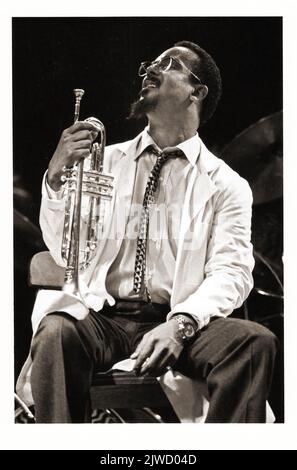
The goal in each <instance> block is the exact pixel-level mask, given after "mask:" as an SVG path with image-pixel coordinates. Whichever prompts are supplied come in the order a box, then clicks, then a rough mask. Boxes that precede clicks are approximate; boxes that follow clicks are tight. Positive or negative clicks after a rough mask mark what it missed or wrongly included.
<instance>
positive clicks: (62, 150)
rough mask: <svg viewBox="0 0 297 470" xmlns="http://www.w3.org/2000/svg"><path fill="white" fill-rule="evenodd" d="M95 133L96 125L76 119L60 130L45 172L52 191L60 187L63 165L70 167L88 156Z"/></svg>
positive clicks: (96, 132) (96, 131)
mask: <svg viewBox="0 0 297 470" xmlns="http://www.w3.org/2000/svg"><path fill="white" fill-rule="evenodd" d="M97 135H98V129H97V128H96V126H95V125H94V124H92V123H90V122H86V121H77V122H76V123H75V124H73V125H72V126H70V127H68V129H65V130H64V131H63V132H62V135H61V138H60V140H59V143H58V146H57V148H56V151H55V153H54V155H53V156H52V159H51V161H50V163H49V167H48V174H47V180H48V183H49V185H50V187H51V188H52V189H53V190H54V191H59V189H60V188H61V185H62V181H61V176H62V174H63V168H64V166H67V167H71V166H72V165H74V163H76V162H78V161H79V160H81V159H82V158H86V157H88V156H89V155H90V151H91V146H92V143H93V141H94V140H95V139H96V137H97Z"/></svg>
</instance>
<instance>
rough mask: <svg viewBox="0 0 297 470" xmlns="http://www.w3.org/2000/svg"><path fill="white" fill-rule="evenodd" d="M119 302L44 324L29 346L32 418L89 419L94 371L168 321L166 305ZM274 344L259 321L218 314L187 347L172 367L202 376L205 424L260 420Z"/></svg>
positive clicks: (58, 316)
mask: <svg viewBox="0 0 297 470" xmlns="http://www.w3.org/2000/svg"><path fill="white" fill-rule="evenodd" d="M118 305H119V306H120V307H117V308H111V307H105V308H104V309H103V310H102V311H101V312H99V313H96V312H94V311H90V314H89V315H88V316H87V317H86V318H85V319H84V320H82V321H77V320H75V319H73V318H72V317H70V316H69V315H67V314H64V313H55V314H50V315H47V316H46V317H45V318H44V319H43V320H42V321H41V323H40V326H39V328H38V331H37V333H36V335H35V337H34V339H33V343H32V358H33V368H32V375H31V385H32V393H33V398H34V402H35V413H36V420H37V422H39V423H69V422H76V423H79V422H87V421H89V419H90V410H89V390H90V386H91V382H92V376H93V374H94V372H96V371H106V370H108V369H109V368H110V367H111V366H112V365H113V364H114V363H116V362H118V361H120V360H122V359H125V358H127V357H129V356H130V354H131V353H132V352H133V351H134V349H135V348H136V345H137V344H138V343H139V341H140V340H141V338H142V336H143V335H144V334H145V333H146V332H147V331H149V330H151V329H152V328H154V327H155V326H157V325H158V324H160V323H162V322H163V321H164V320H165V318H166V312H167V308H166V307H164V306H158V305H155V304H154V305H152V304H150V305H144V306H142V307H141V308H140V309H139V310H136V311H133V313H132V312H131V313H129V311H127V309H126V308H122V307H121V304H120V303H119V304H118ZM276 342H277V340H276V337H275V336H274V335H273V334H272V333H271V332H270V331H269V330H267V329H266V328H264V327H263V326H261V325H259V324H257V323H254V322H251V321H246V320H240V319H232V318H226V319H225V318H218V317H217V318H216V319H214V320H213V321H211V322H210V323H209V325H208V326H207V327H205V328H203V329H202V330H201V331H200V332H199V334H198V336H197V338H196V339H195V340H194V341H193V342H192V343H191V344H187V345H186V346H185V348H184V350H183V352H182V354H181V356H180V358H179V360H178V361H177V363H176V368H177V369H178V370H180V371H181V372H183V373H184V374H185V375H188V376H190V377H193V378H197V379H200V380H205V382H206V384H207V387H208V393H209V400H210V405H209V410H208V414H207V418H206V422H208V423H259V422H265V406H266V399H267V396H268V393H269V388H270V382H271V378H272V373H273V365H274V357H275V353H276ZM185 399H186V398H185Z"/></svg>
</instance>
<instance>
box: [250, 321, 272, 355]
mask: <svg viewBox="0 0 297 470" xmlns="http://www.w3.org/2000/svg"><path fill="white" fill-rule="evenodd" d="M248 330H249V331H248V334H249V337H250V341H251V343H252V345H253V350H254V352H255V353H259V354H264V355H266V356H269V357H272V358H273V357H274V356H275V354H276V352H277V348H278V339H277V337H276V336H275V335H274V334H273V333H272V332H271V331H270V330H269V329H268V328H266V327H264V326H262V325H260V324H259V323H256V322H251V321H250V322H248Z"/></svg>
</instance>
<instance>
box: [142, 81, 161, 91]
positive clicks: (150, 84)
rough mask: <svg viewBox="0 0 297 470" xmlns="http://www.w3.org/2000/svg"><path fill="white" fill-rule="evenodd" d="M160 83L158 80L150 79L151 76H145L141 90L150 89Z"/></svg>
mask: <svg viewBox="0 0 297 470" xmlns="http://www.w3.org/2000/svg"><path fill="white" fill-rule="evenodd" d="M159 85H160V82H159V80H156V79H152V78H146V79H145V80H144V82H143V87H142V90H141V91H142V92H143V91H146V90H151V89H153V88H158V87H159Z"/></svg>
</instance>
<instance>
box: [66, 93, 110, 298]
mask: <svg viewBox="0 0 297 470" xmlns="http://www.w3.org/2000/svg"><path fill="white" fill-rule="evenodd" d="M73 91H74V94H75V98H76V99H75V110H74V123H75V122H77V121H78V120H79V114H80V102H81V99H82V96H83V94H84V90H82V89H75V90H73ZM85 121H87V122H91V123H92V124H94V125H95V126H96V127H97V129H98V131H99V135H98V137H99V142H94V143H93V144H92V150H91V153H90V156H89V158H86V159H85V160H83V161H80V162H78V163H76V164H75V165H74V166H73V167H71V168H65V171H64V175H63V182H64V183H65V186H64V197H65V218H64V229H63V236H62V248H61V254H62V258H63V260H64V262H65V264H66V270H65V281H64V286H63V290H64V291H65V292H67V293H70V294H72V295H74V296H76V297H77V298H78V299H79V300H80V301H82V302H83V298H82V295H81V293H80V289H79V274H80V271H82V270H84V269H86V268H87V267H88V266H89V265H90V262H91V261H92V259H93V258H94V256H95V254H96V251H97V247H98V243H99V241H100V238H101V234H102V230H103V224H104V212H105V204H106V202H109V201H110V200H111V197H112V196H111V193H112V188H113V185H112V183H113V176H112V175H110V174H107V173H104V172H103V166H104V151H105V142H106V132H105V127H104V125H103V124H102V122H101V121H99V119H97V118H94V117H90V118H87V119H86V120H85ZM82 207H83V208H84V213H85V215H86V216H85V218H84V220H83V225H82V218H81V212H82ZM81 232H83V234H84V237H83V238H84V239H83V241H81Z"/></svg>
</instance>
